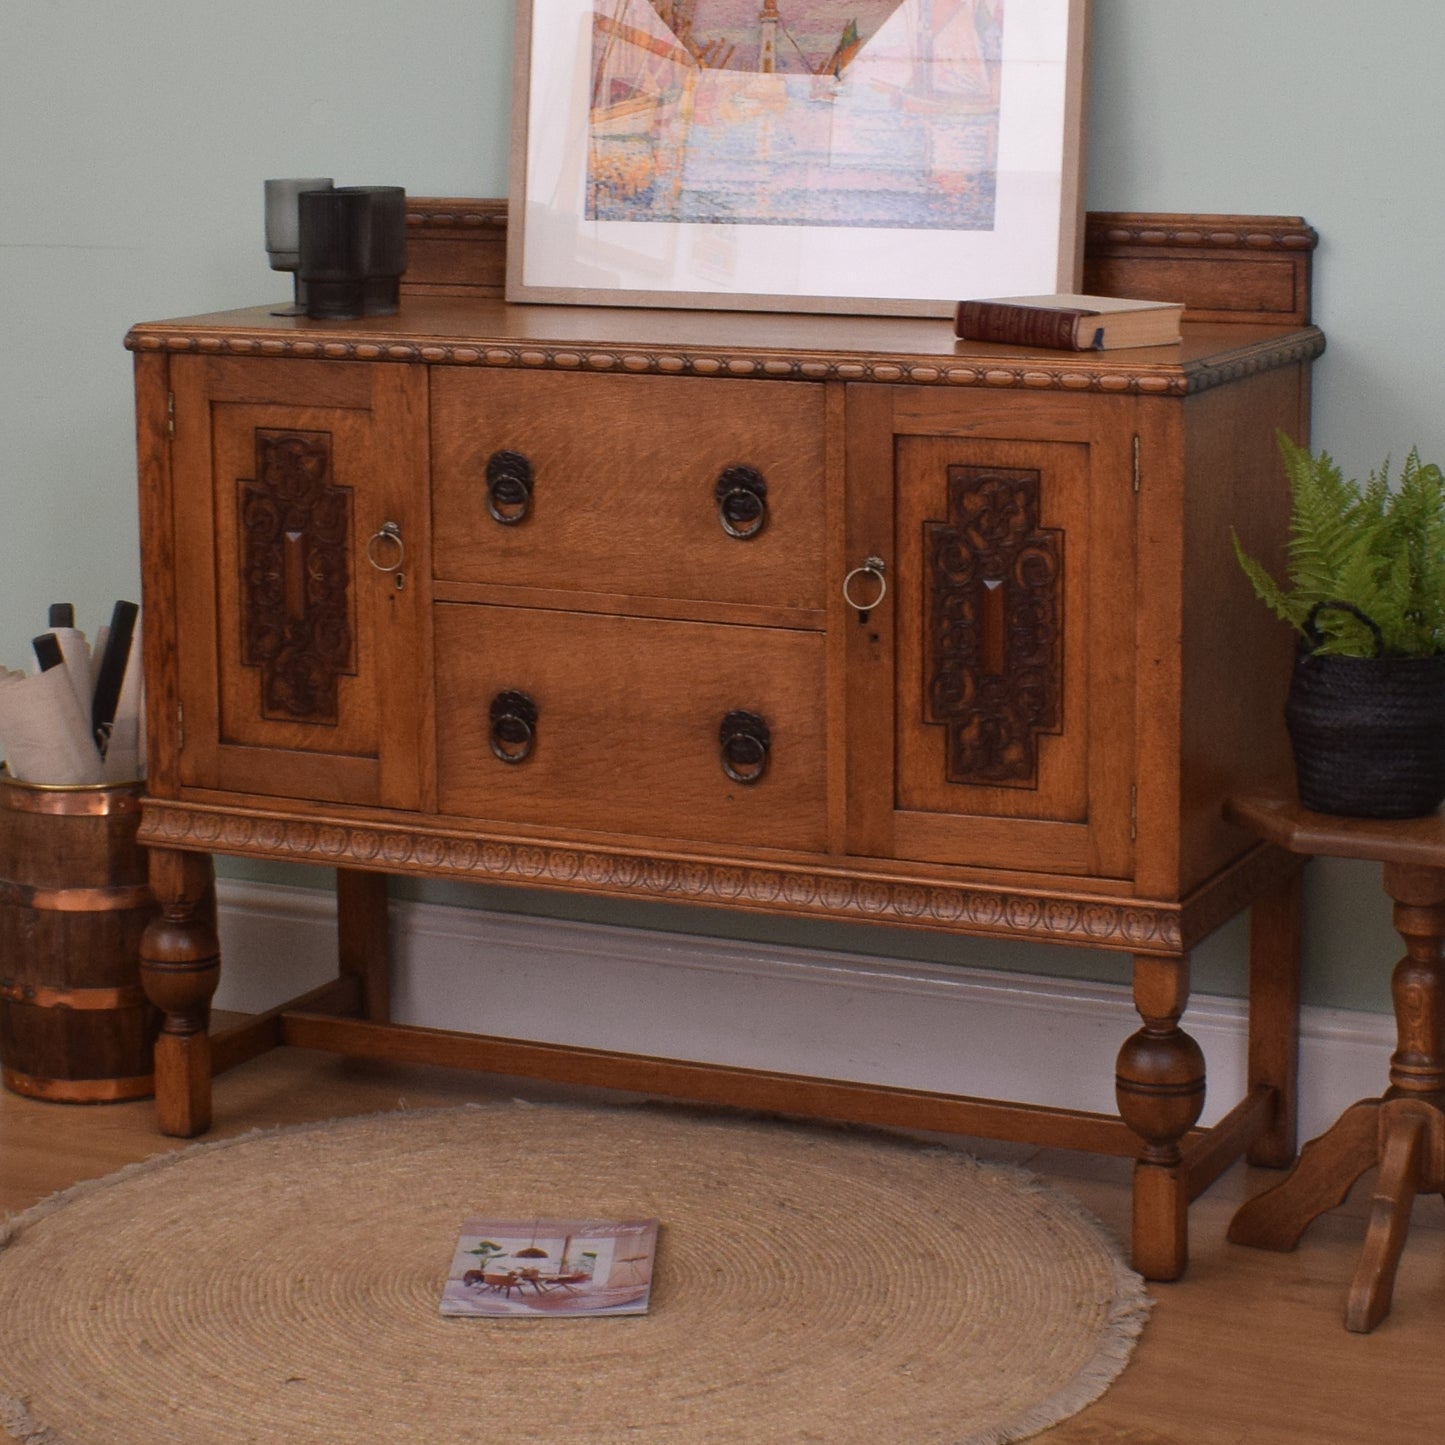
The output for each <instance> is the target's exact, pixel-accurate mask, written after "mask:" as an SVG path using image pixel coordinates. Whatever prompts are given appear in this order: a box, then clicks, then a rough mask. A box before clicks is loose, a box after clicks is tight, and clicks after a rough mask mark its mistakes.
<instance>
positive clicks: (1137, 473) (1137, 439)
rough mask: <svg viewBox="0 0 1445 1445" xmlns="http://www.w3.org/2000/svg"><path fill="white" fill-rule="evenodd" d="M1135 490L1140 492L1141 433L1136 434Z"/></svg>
mask: <svg viewBox="0 0 1445 1445" xmlns="http://www.w3.org/2000/svg"><path fill="white" fill-rule="evenodd" d="M1134 490H1135V491H1136V492H1137V491H1138V490H1139V433H1138V432H1135V433H1134Z"/></svg>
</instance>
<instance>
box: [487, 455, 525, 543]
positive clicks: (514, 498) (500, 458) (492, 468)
mask: <svg viewBox="0 0 1445 1445" xmlns="http://www.w3.org/2000/svg"><path fill="white" fill-rule="evenodd" d="M532 484H533V477H532V463H531V462H529V461H528V460H527V458H526V457H524V456H523V455H522V454H521V452H506V451H503V452H493V453H492V454H491V456H489V457H488V458H487V511H488V512H490V513H491V515H492V520H493V521H494V522H497V523H498V524H499V525H501V526H503V527H515V526H516V525H517V524H518V523H519V522H523V521H525V520H526V517H527V513H528V512H530V511H531V510H532Z"/></svg>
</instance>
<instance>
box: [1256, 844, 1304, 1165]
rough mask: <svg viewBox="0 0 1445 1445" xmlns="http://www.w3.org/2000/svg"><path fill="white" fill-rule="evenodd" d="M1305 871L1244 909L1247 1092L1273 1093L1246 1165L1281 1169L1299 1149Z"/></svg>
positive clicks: (1291, 876)
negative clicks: (1246, 921)
mask: <svg viewBox="0 0 1445 1445" xmlns="http://www.w3.org/2000/svg"><path fill="white" fill-rule="evenodd" d="M1303 884H1304V872H1303V869H1302V868H1297V869H1295V870H1294V871H1293V872H1291V873H1290V874H1289V875H1288V876H1287V877H1285V878H1283V879H1282V880H1280V882H1278V883H1277V884H1276V885H1275V886H1274V887H1273V888H1271V889H1270V890H1269V891H1268V892H1266V893H1264V894H1262V895H1261V896H1260V897H1259V898H1257V899H1255V901H1254V903H1253V905H1252V906H1251V908H1250V911H1249V1092H1250V1093H1253V1092H1254V1091H1255V1090H1256V1089H1257V1088H1259V1087H1261V1086H1263V1087H1265V1088H1268V1089H1270V1090H1272V1091H1273V1093H1274V1113H1273V1115H1272V1116H1271V1119H1270V1124H1269V1127H1268V1128H1267V1129H1266V1130H1265V1131H1264V1133H1262V1134H1261V1135H1260V1136H1259V1138H1257V1139H1256V1140H1255V1141H1254V1142H1253V1143H1252V1144H1251V1145H1250V1146H1249V1151H1248V1154H1247V1156H1246V1157H1247V1158H1248V1160H1249V1162H1250V1163H1251V1164H1259V1165H1264V1166H1267V1167H1269V1168H1272V1169H1284V1168H1286V1167H1288V1166H1289V1165H1290V1164H1291V1163H1293V1161H1294V1157H1295V1152H1296V1149H1297V1148H1298V1142H1299V1141H1298V1134H1297V1127H1298V1115H1299V1105H1298V1101H1297V1095H1298V1081H1299V1004H1300V945H1301V935H1302V933H1303V919H1304V886H1303Z"/></svg>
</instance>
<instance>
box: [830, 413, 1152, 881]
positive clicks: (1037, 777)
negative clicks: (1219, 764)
mask: <svg viewBox="0 0 1445 1445" xmlns="http://www.w3.org/2000/svg"><path fill="white" fill-rule="evenodd" d="M1128 407H1129V403H1128V402H1127V401H1125V402H1123V403H1122V404H1121V405H1118V406H1116V405H1115V404H1114V401H1113V399H1107V398H1073V397H1059V396H1052V397H1048V398H1034V397H1028V396H1018V397H1008V398H1003V397H999V398H994V397H989V396H976V397H963V396H959V397H946V396H938V395H937V394H935V393H929V394H928V395H926V396H922V395H920V394H919V393H917V392H908V391H902V390H901V389H900V391H898V392H895V394H894V397H893V403H892V406H891V407H890V413H891V414H890V416H889V418H888V420H889V429H888V436H889V438H890V440H891V442H892V447H891V456H890V458H889V463H890V467H891V472H892V475H891V483H892V486H891V492H890V494H891V508H890V510H891V515H889V516H887V517H886V518H885V517H884V516H883V509H882V508H881V507H879V506H878V505H877V504H876V503H875V504H871V505H872V509H873V515H874V518H875V520H874V521H873V522H871V523H868V524H866V525H867V526H871V527H872V528H873V531H872V532H870V533H868V535H874V536H876V535H877V529H878V528H879V527H880V526H884V525H886V526H889V527H890V529H891V546H890V547H889V549H888V550H887V551H886V552H884V553H882V554H881V555H884V556H885V560H886V562H887V572H886V573H885V575H886V577H887V579H888V583H889V596H888V603H889V606H888V607H886V608H880V609H879V612H878V615H876V616H874V617H871V618H870V619H869V622H868V626H867V632H868V636H869V637H870V638H876V639H877V641H876V642H874V643H872V644H871V646H869V647H868V648H867V651H868V652H869V653H870V657H869V658H868V659H867V661H868V662H869V663H871V665H872V667H873V668H874V675H875V676H876V677H878V679H879V681H880V682H881V681H882V680H883V679H882V676H881V674H883V673H886V675H887V687H886V689H885V688H883V687H879V688H877V690H876V691H877V692H878V693H884V692H886V695H887V696H888V698H890V699H891V717H885V716H883V715H882V713H883V710H884V708H885V707H887V706H888V704H880V703H878V702H876V701H874V700H873V699H872V697H871V695H870V696H865V695H863V694H861V693H860V692H859V691H858V690H857V689H856V688H854V690H853V691H852V694H851V697H852V702H851V703H850V709H851V713H852V725H851V726H850V745H852V744H853V743H854V742H855V741H856V742H859V743H861V744H862V745H863V746H864V748H865V749H871V750H872V751H875V752H878V753H880V754H883V755H886V756H887V759H888V763H887V766H886V770H880V773H879V775H877V776H876V777H875V778H874V780H873V785H872V786H871V788H870V787H869V786H868V785H867V784H866V783H864V785H863V786H862V787H861V788H860V787H853V788H850V807H852V806H853V804H854V802H855V799H857V798H858V797H860V795H861V796H863V797H865V798H866V799H867V801H864V802H861V803H860V804H859V806H858V808H857V810H856V822H857V826H856V827H855V828H854V829H852V830H851V831H852V835H853V837H854V842H855V846H857V845H860V844H861V845H863V846H864V848H865V851H884V852H886V853H888V854H890V855H891V856H894V857H898V858H916V859H927V860H932V861H938V862H957V863H966V864H970V865H977V866H988V867H996V868H1003V869H1027V870H1030V871H1048V872H1058V873H1061V874H1067V875H1070V876H1079V875H1084V876H1099V877H1114V878H1123V877H1127V876H1129V875H1130V873H1131V871H1132V845H1131V831H1132V825H1131V797H1132V788H1133V737H1134V727H1133V719H1134V705H1135V702H1134V671H1135V668H1134V650H1135V649H1134V632H1135V594H1134V570H1135V569H1134V536H1133V524H1134V494H1133V480H1132V430H1131V429H1130V428H1129V426H1128V425H1127V423H1128V417H1127V416H1126V415H1124V414H1123V413H1124V412H1125V411H1126V410H1127V408H1128ZM865 471H866V468H865ZM855 479H856V478H855ZM850 485H851V481H850ZM866 511H867V508H866V507H865V508H864V512H865V513H866ZM856 521H857V519H856V518H855V525H854V528H853V531H854V535H860V533H859V528H858V526H857V525H856ZM862 541H863V538H862V536H861V535H860V542H862ZM863 544H864V545H866V546H869V547H873V544H872V543H866V542H865V543H863ZM874 550H876V548H874ZM855 626H856V624H855ZM858 648H859V644H858V643H856V642H855V644H854V649H853V650H854V652H855V653H856V652H857V651H858ZM850 666H851V660H850ZM880 740H882V742H883V746H882V747H880V746H879V743H880ZM863 767H866V765H855V766H853V767H852V768H851V769H850V779H860V780H861V779H862V778H864V777H866V773H865V772H864V771H862V770H861V769H862V768H863ZM885 788H886V789H887V797H886V799H885V797H884V796H883V793H884V789H885Z"/></svg>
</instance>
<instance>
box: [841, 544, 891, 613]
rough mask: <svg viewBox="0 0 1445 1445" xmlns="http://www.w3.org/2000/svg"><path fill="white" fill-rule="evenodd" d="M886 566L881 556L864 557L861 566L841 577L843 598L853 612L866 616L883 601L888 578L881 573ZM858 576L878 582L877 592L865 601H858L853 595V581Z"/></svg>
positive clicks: (886, 591) (886, 590)
mask: <svg viewBox="0 0 1445 1445" xmlns="http://www.w3.org/2000/svg"><path fill="white" fill-rule="evenodd" d="M887 566H888V564H887V563H886V562H885V561H884V560H883V559H882V558H881V557H865V558H864V559H863V565H862V566H861V567H855V568H854V569H853V570H852V571H851V572H850V573H849V574H848V575H847V576H846V577H845V578H844V579H843V600H844V601H845V602H846V603H847V604H848V606H849V607H851V608H852V609H853V610H854V611H855V612H859V613H861V614H862V615H863V616H865V617H866V616H867V615H868V613H870V612H871V611H872V610H873V609H874V608H875V607H877V606H878V605H879V604H880V603H881V602H882V601H883V599H884V597H885V596H886V595H887V593H888V579H887V578H886V577H884V575H883V573H884V571H885V570H886V569H887ZM858 577H872V578H873V579H874V581H875V582H877V584H878V590H877V593H876V594H875V595H874V596H873V598H872V599H871V600H869V601H867V602H860V601H858V599H857V598H856V597H854V596H853V582H854V580H855V579H856V578H858Z"/></svg>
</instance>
